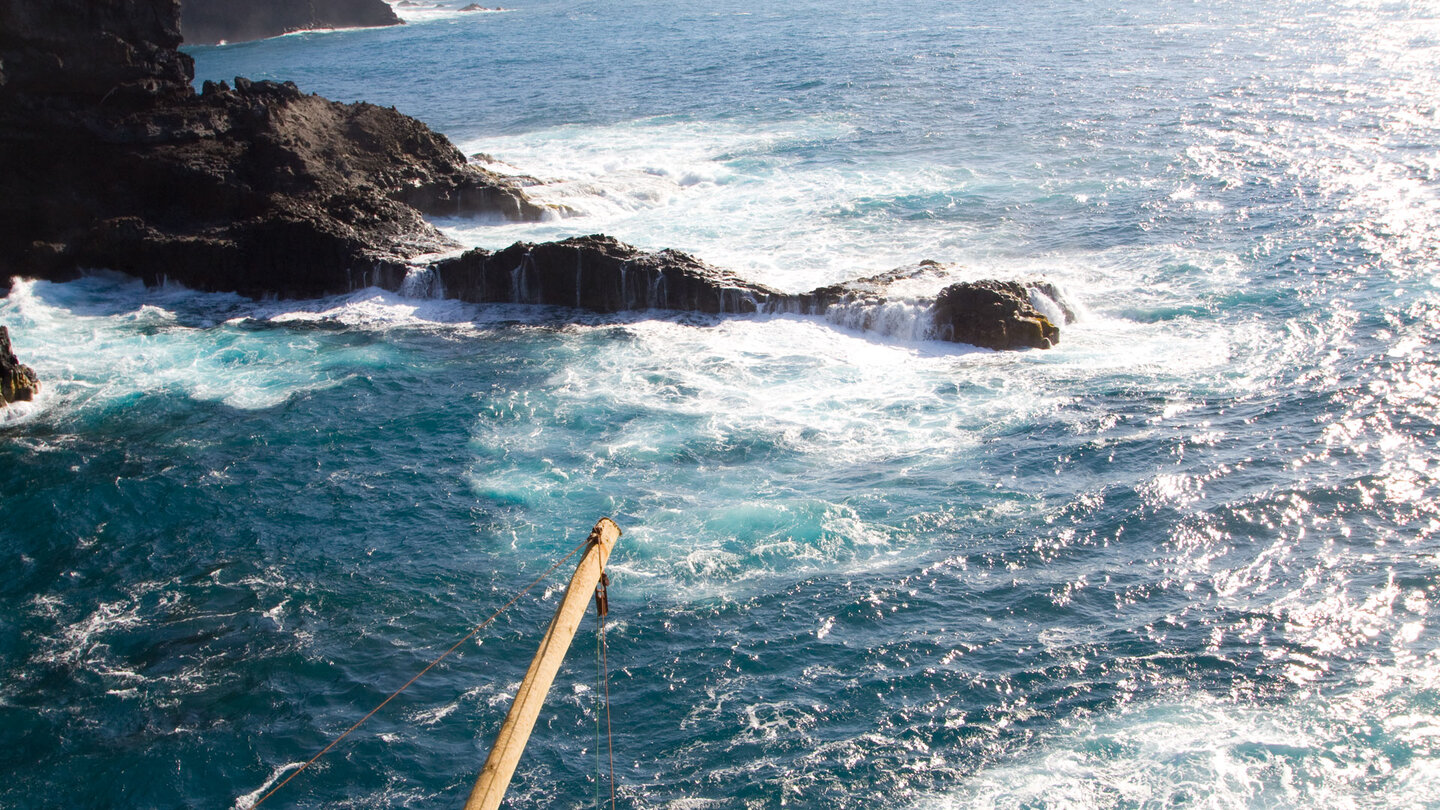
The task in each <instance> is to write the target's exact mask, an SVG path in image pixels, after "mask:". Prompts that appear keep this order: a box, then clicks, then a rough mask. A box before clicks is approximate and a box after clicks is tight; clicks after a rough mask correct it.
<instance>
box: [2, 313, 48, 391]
mask: <svg viewBox="0 0 1440 810" xmlns="http://www.w3.org/2000/svg"><path fill="white" fill-rule="evenodd" d="M38 393H40V378H39V377H36V376H35V371H34V369H32V368H30V367H29V366H26V365H21V364H20V359H19V358H17V357H16V356H15V353H14V352H13V351H12V350H11V348H10V330H9V329H8V328H6V327H4V326H0V407H4V406H6V405H9V404H10V403H12V402H29V401H30V400H32V399H34V398H35V395H36V394H38Z"/></svg>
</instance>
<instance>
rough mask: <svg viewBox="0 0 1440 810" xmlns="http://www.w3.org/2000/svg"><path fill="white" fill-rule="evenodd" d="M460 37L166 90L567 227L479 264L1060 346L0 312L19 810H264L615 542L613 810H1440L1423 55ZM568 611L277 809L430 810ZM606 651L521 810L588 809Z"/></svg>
mask: <svg viewBox="0 0 1440 810" xmlns="http://www.w3.org/2000/svg"><path fill="white" fill-rule="evenodd" d="M464 2H465V0H443V2H441V3H440V7H439V8H434V7H428V8H420V9H411V8H401V9H399V10H400V11H401V13H402V14H404V15H405V16H407V17H409V18H410V23H409V24H407V25H405V26H403V27H397V28H390V29H378V30H350V31H336V32H324V33H306V34H299V35H291V36H286V37H281V38H278V39H273V40H268V41H264V42H255V43H244V44H235V45H222V46H214V47H199V48H193V49H189V52H190V53H191V54H192V55H193V56H194V57H195V60H196V66H197V82H198V81H199V80H204V79H217V80H218V79H230V78H232V77H234V76H236V75H243V76H248V77H250V78H252V79H277V80H285V79H290V80H294V81H295V82H296V83H297V84H298V85H299V86H300V87H301V89H303V90H305V91H307V92H317V93H320V94H322V95H325V96H328V97H331V98H336V99H340V100H345V101H352V100H362V99H363V100H366V101H370V102H373V103H375V104H380V105H385V106H392V105H393V106H395V107H397V108H399V109H400V110H401V111H403V112H405V113H408V114H411V115H414V116H417V117H419V118H421V119H422V120H424V121H426V122H427V123H429V124H430V125H431V126H432V127H433V128H435V129H436V130H438V131H440V132H443V133H444V134H446V135H448V136H449V137H450V138H451V139H452V140H454V141H455V142H456V143H457V144H458V145H459V146H460V147H461V148H462V149H463V150H465V152H466V153H467V154H475V155H481V156H482V157H479V158H477V159H478V160H482V161H484V162H485V163H486V165H488V166H491V167H492V168H498V169H499V170H502V171H507V172H511V173H516V174H523V175H527V176H530V177H533V178H535V179H536V180H537V181H539V182H540V185H538V186H536V187H535V188H533V189H532V191H533V193H534V195H535V196H536V197H537V198H538V199H541V200H543V201H546V202H550V203H554V204H556V205H559V206H565V207H566V208H567V209H568V210H569V215H567V216H564V217H556V218H553V219H550V220H547V221H544V222H540V223H532V224H506V223H503V222H499V221H493V220H478V219H471V220H466V219H450V220H442V221H439V222H437V224H438V225H439V226H441V227H442V228H443V229H444V230H445V231H446V232H447V233H449V234H451V235H452V236H454V237H455V238H456V239H457V240H459V241H461V242H463V243H465V244H468V245H480V246H485V247H489V248H498V247H502V246H505V245H508V244H510V243H511V242H514V241H516V240H529V241H540V240H547V239H552V238H558V237H564V236H571V235H579V234H587V233H597V232H598V233H607V234H611V235H613V236H615V237H617V238H619V239H621V240H623V241H626V242H630V243H632V244H636V245H638V246H641V247H643V248H647V249H660V248H677V249H681V250H685V251H688V252H691V253H693V254H695V255H697V256H699V257H700V258H702V259H704V260H706V261H708V262H710V263H712V264H716V265H719V266H722V267H726V268H729V269H731V270H734V271H735V272H737V273H740V274H742V275H744V276H746V277H748V278H751V279H754V280H755V281H758V282H762V283H766V284H770V285H773V286H777V287H781V288H784V289H790V290H803V289H808V288H810V287H813V286H816V285H818V284H822V283H829V282H835V281H842V280H846V279H851V278H855V277H858V276H863V275H869V274H873V273H876V272H882V271H885V270H888V269H890V268H893V267H897V266H901V265H906V264H913V263H915V262H918V261H921V260H925V259H930V260H934V261H938V262H941V263H944V264H945V265H946V266H947V268H948V269H947V272H948V273H949V274H950V277H952V278H985V277H994V278H1028V277H1035V276H1043V277H1046V278H1049V279H1051V280H1053V281H1055V282H1056V283H1057V284H1059V285H1060V286H1061V287H1062V288H1063V289H1064V291H1065V292H1066V294H1067V295H1068V296H1069V297H1071V298H1072V299H1073V300H1074V301H1075V302H1076V303H1077V304H1079V306H1080V308H1081V311H1082V317H1081V320H1080V321H1079V322H1078V323H1076V324H1074V325H1073V326H1070V327H1068V328H1066V329H1065V331H1064V334H1063V337H1062V342H1061V344H1060V345H1059V346H1058V347H1057V348H1055V349H1054V350H1051V351H1023V352H1014V353H996V352H991V351H985V350H978V349H972V348H968V347H965V346H957V345H952V344H943V343H936V342H928V341H925V340H920V339H915V338H914V336H913V334H912V333H907V332H906V330H905V329H904V328H902V327H903V325H904V324H903V323H900V324H898V325H897V327H896V328H894V329H888V330H886V331H884V332H882V333H876V332H864V331H858V330H854V329H850V328H847V327H846V326H845V325H843V324H837V323H831V322H828V321H825V320H822V319H817V318H807V317H799V316H793V315H784V316H782V315H766V314H760V315H753V316H739V317H733V316H732V317H723V318H718V317H710V316H696V315H681V314H674V313H664V312H631V313H624V314H621V315H619V316H613V317H608V316H607V317H601V316H595V315H590V314H585V313H579V312H574V311H569V310H560V309H543V308H528V307H518V306H474V305H467V304H460V303H457V302H451V301H444V300H438V299H434V298H430V297H427V296H426V295H421V294H418V293H420V292H421V291H422V289H423V285H416V286H415V287H414V288H413V289H412V292H416V293H417V294H415V295H402V294H393V293H388V292H383V291H380V290H375V289H370V290H362V291H359V292H356V293H354V294H351V295H347V296H342V297H337V298H331V299H325V300H319V301H284V300H267V301H253V300H248V299H243V298H238V297H234V296H230V295H217V294H199V293H194V292H191V291H187V290H185V289H183V288H177V287H174V286H167V287H161V288H153V289H146V288H145V287H143V286H141V285H140V284H139V283H137V282H135V281H132V280H130V279H128V278H125V277H122V276H118V275H111V274H107V273H104V272H97V273H95V274H94V275H92V276H90V277H87V278H85V279H82V280H79V281H75V282H72V283H68V284H52V283H46V282H35V281H24V282H21V283H19V284H17V285H16V287H15V289H14V290H13V291H12V292H11V293H10V295H9V296H8V297H7V298H4V299H0V323H3V324H4V325H6V326H8V327H10V328H11V331H12V332H13V333H14V337H15V344H16V346H15V347H16V352H17V353H18V354H19V356H20V357H21V358H22V360H24V361H25V362H27V363H28V364H30V365H31V366H33V367H34V368H35V370H36V371H37V372H38V373H39V375H40V377H41V378H42V380H44V384H45V389H44V392H43V394H42V395H41V397H40V398H39V400H38V401H36V402H35V403H31V404H26V405H19V406H16V407H12V408H10V409H7V410H5V411H3V412H0V510H3V519H0V566H3V570H4V571H5V576H4V577H3V578H0V673H3V677H0V751H4V755H3V757H0V777H3V778H0V806H3V807H6V808H31V807H58V806H65V807H81V808H84V807H95V808H100V807H167V808H168V807H216V808H248V807H251V806H253V805H254V803H255V801H256V800H257V799H259V798H260V796H262V795H263V794H264V793H265V792H267V791H268V790H269V789H270V788H271V787H273V786H274V785H276V784H277V783H278V782H279V780H281V779H283V778H285V777H287V776H289V775H291V774H292V773H293V772H294V771H295V769H296V768H297V767H299V764H300V763H302V762H304V761H306V760H308V759H309V758H310V757H311V756H312V755H314V754H315V753H316V752H318V751H319V750H320V749H322V748H323V747H324V746H325V745H326V744H327V743H329V742H330V741H331V740H332V739H333V738H334V737H335V736H336V735H338V734H339V733H340V732H342V731H343V730H345V729H346V728H348V727H349V726H350V725H351V724H352V723H354V722H355V721H356V720H358V719H360V717H362V716H363V715H364V714H365V713H366V712H367V711H369V710H370V709H371V708H373V707H374V706H375V705H376V704H377V703H379V702H380V701H381V700H382V699H384V697H385V696H386V695H388V694H390V692H391V691H392V690H394V689H396V688H398V687H399V686H400V685H401V684H403V683H404V682H405V681H406V680H408V679H409V678H410V677H411V676H412V675H414V674H415V673H416V672H418V671H419V670H420V669H421V668H422V667H423V666H424V665H425V664H426V663H428V662H429V661H430V660H432V659H433V658H434V657H435V656H436V655H438V654H439V653H441V652H443V651H444V650H445V649H446V648H447V647H449V646H450V645H451V644H453V643H454V642H455V641H456V640H458V639H460V638H461V637H463V636H464V635H465V633H467V632H468V631H469V630H470V629H471V628H472V627H474V626H475V625H476V624H478V623H479V622H481V621H482V620H484V619H485V617H487V616H489V615H490V614H491V613H492V612H493V611H494V610H496V609H497V608H498V607H500V605H502V604H503V603H504V602H505V601H506V600H508V599H509V598H510V597H511V596H512V595H513V594H514V593H515V592H517V591H519V590H520V589H521V588H522V587H523V586H524V585H525V584H527V583H528V582H530V581H531V580H532V579H534V578H535V577H536V576H538V575H539V574H540V573H541V572H543V571H544V570H545V568H546V567H548V566H549V565H550V564H551V563H552V562H554V561H555V560H557V559H559V558H561V557H562V556H563V555H564V554H566V553H567V552H569V551H570V550H571V549H572V548H574V547H575V545H576V544H577V543H579V542H581V541H582V540H583V539H584V538H585V536H586V535H587V533H588V532H589V530H590V527H591V526H592V525H593V524H594V523H595V522H596V520H597V519H598V518H600V517H601V516H611V517H613V518H614V519H615V520H616V521H617V522H618V523H619V525H620V526H621V527H622V529H623V530H624V536H623V537H622V539H621V541H620V544H619V545H618V546H617V549H616V552H615V556H614V558H613V560H612V566H611V569H610V579H611V587H610V603H611V612H610V617H609V620H608V625H607V631H606V642H607V643H606V646H605V648H604V651H603V652H604V659H605V663H606V665H607V666H608V672H609V676H608V689H609V696H610V718H611V724H612V729H613V745H614V770H615V781H616V787H617V802H616V804H617V806H618V807H624V808H656V809H659V808H670V809H672V810H700V809H701V808H776V807H782V806H783V807H794V808H901V809H902V810H949V809H952V808H973V807H982V808H992V807H993V808H1071V807H1081V808H1162V807H1204V808H1232V807H1246V808H1251V807H1253V808H1262V807H1263V808H1291V807H1293V808H1310V807H1340V808H1381V807H1383V808H1419V807H1440V604H1437V601H1440V438H1437V421H1440V366H1437V349H1440V282H1437V277H1440V146H1437V145H1440V9H1437V8H1436V6H1435V5H1434V4H1432V3H1425V2H1419V1H1418V0H1395V1H1394V2H1389V1H1386V2H1378V1H1377V2H1372V1H1371V0H1334V1H1332V2H1319V1H1318V0H1277V2H1269V3H1252V2H1238V1H1237V0H1213V1H1211V2H1180V1H1179V0H1153V1H1152V2H1143V3H1137V2H1119V0H1096V1H1095V2H1080V0H1035V2H1024V3H1017V2H1013V0H902V1H901V2H895V3H875V2H869V3H855V2H840V0H793V1H792V2H787V3H766V2H757V0H706V2H696V0H633V2H628V3H623V4H622V3H612V2H593V1H591V2H587V1H585V0H504V3H505V6H506V9H507V10H505V11H501V12H482V13H476V12H471V13H460V12H459V11H458V8H459V6H461V5H463V4H464ZM432 5H433V4H432ZM896 317H897V319H898V320H900V321H903V320H904V317H905V315H904V313H899V314H897V316H896ZM564 576H565V572H562V573H559V574H556V575H554V576H552V578H551V579H550V580H548V581H547V582H546V583H545V584H544V585H542V586H541V587H540V588H538V589H537V590H536V591H534V592H533V593H532V594H531V596H530V597H529V598H527V599H525V600H522V601H521V602H520V603H519V604H518V605H517V606H516V607H515V608H513V609H512V610H511V611H510V612H508V613H506V614H505V615H504V616H503V617H502V618H501V619H500V620H498V621H497V622H496V623H495V624H494V625H493V626H491V627H490V628H488V629H487V630H486V631H485V632H484V633H482V634H481V635H480V636H479V638H478V640H476V641H470V642H467V643H466V644H464V645H462V647H461V649H460V652H458V653H457V654H456V655H455V656H452V657H451V658H449V659H447V660H446V661H445V662H444V663H442V664H441V665H440V666H438V667H437V668H436V669H434V670H432V671H431V672H430V673H429V674H428V675H426V676H425V677H424V678H423V679H421V680H420V681H419V682H418V683H417V684H416V685H415V686H413V687H411V688H410V689H409V690H408V691H407V692H405V693H404V694H403V695H402V696H401V697H399V698H397V699H396V700H395V701H394V702H392V703H391V704H390V705H388V706H387V707H386V708H385V709H384V710H382V711H381V712H380V713H378V714H377V715H376V716H375V717H374V718H372V719H371V720H370V721H369V722H368V723H366V724H365V725H364V726H362V727H361V728H360V729H359V730H358V731H357V732H356V733H355V734H354V735H352V736H351V737H349V738H347V739H346V740H345V741H343V742H342V743H341V744H340V745H339V746H337V747H336V749H335V750H334V751H332V752H331V753H330V754H328V755H327V756H326V757H325V758H323V759H321V760H320V761H319V763H317V765H316V766H314V767H312V768H310V769H308V770H306V771H305V772H304V773H301V774H300V775H299V776H298V777H297V778H296V779H294V780H293V781H291V782H290V783H289V784H287V785H285V787H284V788H283V789H281V790H280V791H279V792H278V793H276V794H275V796H274V797H273V798H271V799H270V800H268V801H267V802H265V804H264V805H263V806H264V807H306V808H320V807H326V808H330V807H341V808H345V807H350V808H382V807H383V808H392V807H406V808H410V807H414V808H451V807H458V806H460V805H461V804H462V803H463V801H464V798H465V796H466V794H467V792H468V790H469V788H470V785H471V783H472V782H473V780H474V778H475V776H476V775H477V773H478V771H479V768H480V765H481V762H482V761H483V759H484V757H485V753H486V751H487V750H488V747H489V744H490V742H491V740H492V739H493V737H494V735H495V733H496V731H497V729H498V727H499V724H500V722H501V720H502V719H503V716H504V713H505V711H506V709H507V708H508V704H509V700H510V698H511V697H512V696H513V694H514V692H515V689H516V687H517V685H518V682H519V680H520V678H521V676H522V675H523V672H524V669H525V666H526V664H527V662H528V660H529V657H530V655H531V654H532V651H533V649H534V646H535V644H536V642H537V641H538V638H539V635H540V633H541V632H542V630H543V627H544V625H545V623H546V621H548V617H549V615H550V614H551V612H552V611H553V610H554V608H555V606H556V604H557V602H558V600H559V598H560V594H561V592H562V589H563V580H564ZM595 631H596V627H595V623H594V620H593V618H587V620H586V622H585V624H584V625H582V628H581V634H580V636H579V637H578V638H577V641H576V644H575V647H574V648H573V649H572V651H571V655H570V658H569V659H568V661H567V665H566V668H565V670H564V671H562V673H561V676H560V678H559V679H558V680H557V682H556V684H555V687H554V689H553V691H552V693H551V699H550V702H549V704H548V706H547V709H546V713H545V714H544V715H543V717H542V719H541V721H540V723H539V724H538V726H537V728H536V733H535V735H534V736H533V738H532V740H531V742H530V746H529V749H528V750H527V753H526V756H525V759H524V760H523V761H522V762H521V765H520V768H519V771H518V773H517V775H516V779H515V782H514V784H513V786H512V791H511V796H512V802H513V803H512V804H511V805H509V806H512V807H582V806H591V805H594V804H595V803H596V800H597V796H598V797H600V798H601V799H603V800H604V801H605V802H607V803H608V801H609V790H610V787H609V785H610V780H609V774H608V771H609V764H608V746H607V745H606V743H605V741H604V739H603V735H601V738H599V740H598V747H597V724H598V725H599V726H600V727H602V730H603V725H604V724H603V719H604V710H603V708H601V707H600V704H599V702H598V701H597V695H599V694H603V692H604V688H605V684H604V683H603V682H602V681H601V679H600V675H599V667H597V664H596V657H597V656H596V652H597V639H596V632H595ZM597 753H598V754H599V755H600V756H599V757H598V760H599V761H598V763H597ZM597 764H598V766H599V767H598V768H597ZM597 772H598V773H599V776H598V777H597Z"/></svg>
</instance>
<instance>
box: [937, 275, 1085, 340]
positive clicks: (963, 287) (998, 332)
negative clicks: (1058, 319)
mask: <svg viewBox="0 0 1440 810" xmlns="http://www.w3.org/2000/svg"><path fill="white" fill-rule="evenodd" d="M934 312H935V329H936V337H938V338H939V339H941V340H949V341H954V342H956V343H969V344H971V345H972V346H983V347H985V348H987V349H1020V348H1026V347H1029V348H1035V349H1049V348H1051V347H1053V346H1054V345H1055V344H1056V343H1059V342H1060V328H1059V327H1058V326H1056V325H1055V324H1053V323H1051V322H1050V319H1049V318H1047V317H1045V316H1044V315H1042V314H1040V311H1039V310H1037V309H1036V308H1035V305H1034V304H1033V303H1032V302H1031V300H1030V288H1029V287H1027V286H1025V285H1024V284H1021V283H1020V282H1017V281H992V280H986V281H973V282H964V283H961V284H952V285H950V286H949V287H946V288H945V289H944V290H941V291H940V295H939V296H938V297H937V298H936V299H935V310H934Z"/></svg>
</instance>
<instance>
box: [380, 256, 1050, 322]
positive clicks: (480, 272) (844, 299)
mask: <svg viewBox="0 0 1440 810" xmlns="http://www.w3.org/2000/svg"><path fill="white" fill-rule="evenodd" d="M944 273H945V270H944V268H943V267H942V266H941V265H939V264H937V263H935V262H922V263H921V264H919V265H917V266H913V267H903V268H898V269H896V270H892V271H890V272H888V273H885V274H882V275H879V276H873V277H870V278H865V279H859V280H856V281H850V282H846V283H844V284H836V285H832V286H827V287H821V288H819V289H816V290H812V291H810V292H806V293H787V292H782V291H780V290H777V289H774V288H772V287H767V286H765V285H762V284H756V283H754V282H751V281H747V280H745V279H743V278H740V277H739V276H736V275H735V274H733V273H731V272H728V271H726V270H722V269H720V268H717V267H714V266H712V265H709V264H706V263H705V262H703V261H700V260H699V259H697V258H695V257H694V256H690V255H689V254H686V253H682V252H680V251H676V250H662V251H658V252H644V251H641V250H639V249H637V248H635V247H632V246H630V245H626V244H624V243H622V242H619V241H617V240H615V239H613V238H611V237H608V236H601V235H592V236H582V237H577V238H574V239H566V240H563V241H560V242H547V243H543V244H527V243H518V244H515V245H511V246H510V247H508V248H505V249H504V250H500V251H496V252H490V251H486V250H480V249H476V250H472V251H469V252H467V253H465V254H463V255H461V256H459V257H456V258H452V259H447V260H443V261H439V262H436V263H434V264H433V265H431V266H430V267H428V268H424V269H416V270H413V271H412V274H411V279H412V281H411V284H410V287H411V289H415V290H420V291H423V292H424V293H425V294H428V295H432V296H435V297H445V298H457V299H460V300H463V301H470V302H474V303H506V304H543V305H549V306H565V307H575V308H578V309H585V310H590V311H592V312H620V311H624V310H636V309H661V310H678V311H684V312H706V313H714V314H720V313H760V312H763V313H772V314H783V313H796V314H803V315H818V316H822V317H825V318H827V319H829V320H831V321H833V322H835V323H838V324H840V325H842V326H847V327H851V328H856V329H861V330H867V331H880V332H890V333H900V334H903V335H905V336H909V337H916V338H931V339H937V340H945V341H950V342H956V343H969V344H972V345H975V346H981V347H984V348H991V349H1022V348H1036V349H1048V348H1051V347H1052V346H1054V345H1055V344H1056V343H1058V342H1059V340H1060V330H1059V325H1058V324H1057V323H1055V320H1059V321H1061V322H1064V323H1071V322H1073V321H1074V320H1075V312H1074V310H1073V308H1071V307H1070V305H1069V304H1068V303H1067V302H1066V300H1065V296H1064V295H1063V293H1061V292H1060V290H1059V289H1058V288H1056V287H1055V286H1054V285H1053V284H1051V283H1050V282H1046V281H1023V282H1020V281H1009V282H1000V281H976V282H958V283H953V284H948V285H945V286H943V287H942V288H941V289H940V290H939V292H938V294H935V293H926V292H916V293H907V292H906V287H907V286H911V285H915V284H916V283H917V282H918V283H919V284H920V286H921V289H924V287H925V285H924V281H925V279H926V277H943V275H944ZM417 278H423V279H424V280H423V282H419V281H415V280H414V279H417ZM391 283H394V282H393V280H392V282H391ZM931 286H933V285H931ZM1037 305H1043V306H1044V307H1045V308H1046V309H1047V310H1049V314H1046V313H1044V312H1042V311H1041V310H1040V308H1039V306H1037ZM1052 319H1053V320H1052Z"/></svg>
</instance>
